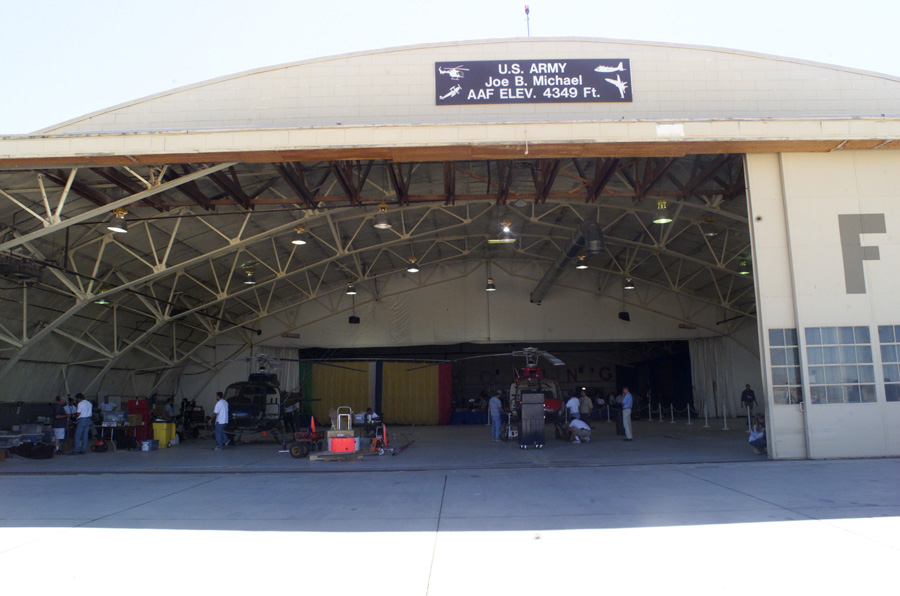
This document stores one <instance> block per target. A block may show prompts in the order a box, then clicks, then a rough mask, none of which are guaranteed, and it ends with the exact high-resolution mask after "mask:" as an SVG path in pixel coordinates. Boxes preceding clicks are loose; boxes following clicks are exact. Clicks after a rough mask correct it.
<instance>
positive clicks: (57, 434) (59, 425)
mask: <svg viewBox="0 0 900 596" xmlns="http://www.w3.org/2000/svg"><path fill="white" fill-rule="evenodd" d="M68 420H69V414H68V413H67V412H66V402H65V401H63V398H62V396H59V395H57V396H56V401H55V402H53V420H52V421H51V422H50V428H52V429H53V447H55V448H56V451H59V442H60V441H64V440H65V439H66V421H68Z"/></svg>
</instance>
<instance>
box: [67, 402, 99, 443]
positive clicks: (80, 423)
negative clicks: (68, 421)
mask: <svg viewBox="0 0 900 596" xmlns="http://www.w3.org/2000/svg"><path fill="white" fill-rule="evenodd" d="M75 410H76V417H77V418H76V421H75V448H74V449H73V450H72V452H71V453H70V454H69V455H84V454H85V453H86V452H87V444H88V433H90V430H91V416H93V415H94V406H93V405H92V404H91V402H89V401H88V400H87V399H85V397H84V394H83V393H79V394H78V395H76V396H75Z"/></svg>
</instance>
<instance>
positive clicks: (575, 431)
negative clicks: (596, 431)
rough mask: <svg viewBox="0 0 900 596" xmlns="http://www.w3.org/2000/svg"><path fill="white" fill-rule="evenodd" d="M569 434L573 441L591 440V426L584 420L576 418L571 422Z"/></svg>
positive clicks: (586, 441)
mask: <svg viewBox="0 0 900 596" xmlns="http://www.w3.org/2000/svg"><path fill="white" fill-rule="evenodd" d="M569 436H570V437H571V438H572V442H573V443H581V442H582V441H584V442H585V443H590V442H591V427H590V426H588V424H587V422H585V421H584V420H579V419H577V418H575V419H574V420H572V421H571V422H569Z"/></svg>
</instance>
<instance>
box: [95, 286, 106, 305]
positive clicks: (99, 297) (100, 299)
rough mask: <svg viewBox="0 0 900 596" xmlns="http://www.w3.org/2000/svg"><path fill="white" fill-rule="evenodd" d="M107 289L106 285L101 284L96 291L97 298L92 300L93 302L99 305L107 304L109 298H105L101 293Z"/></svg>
mask: <svg viewBox="0 0 900 596" xmlns="http://www.w3.org/2000/svg"><path fill="white" fill-rule="evenodd" d="M108 290H109V288H107V287H106V286H101V287H100V290H99V291H98V292H97V299H96V300H94V304H99V305H101V306H106V305H107V304H109V300H107V299H106V297H105V296H104V295H103V294H105V293H106V292H107V291H108Z"/></svg>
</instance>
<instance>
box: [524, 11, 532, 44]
mask: <svg viewBox="0 0 900 596" xmlns="http://www.w3.org/2000/svg"><path fill="white" fill-rule="evenodd" d="M529 14H531V9H529V8H528V5H527V4H526V5H525V31H526V32H527V33H528V37H531V19H530V17H529V16H528V15H529Z"/></svg>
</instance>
